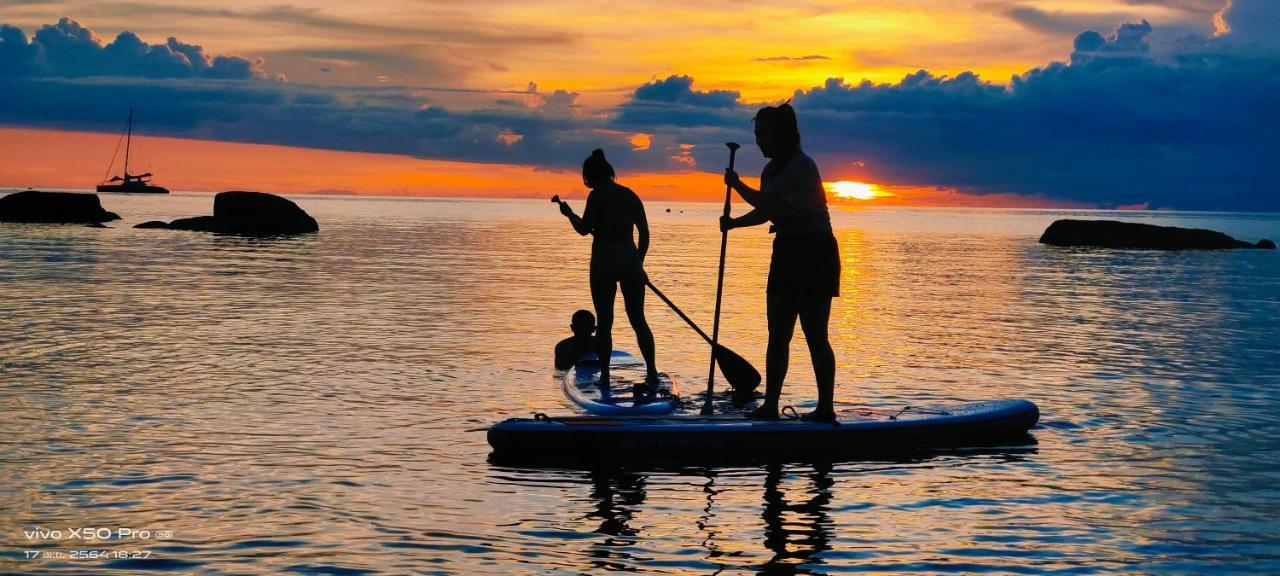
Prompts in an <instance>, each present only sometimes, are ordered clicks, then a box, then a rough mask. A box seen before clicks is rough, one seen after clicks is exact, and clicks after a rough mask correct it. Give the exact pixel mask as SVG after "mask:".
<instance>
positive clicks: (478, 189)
mask: <svg viewBox="0 0 1280 576" xmlns="http://www.w3.org/2000/svg"><path fill="white" fill-rule="evenodd" d="M118 141H119V135H118V134H102V133H94V132H69V131H62V130H41V129H29V128H13V127H0V158H3V159H4V162H3V166H4V167H3V169H2V170H0V187H13V188H27V187H33V188H70V189H87V188H92V187H93V186H94V185H96V184H98V183H99V182H101V181H102V180H103V177H104V176H106V175H107V164H108V162H109V161H110V160H111V152H112V151H113V150H115V148H116V144H117V142H118ZM68 151H74V152H72V153H68ZM133 154H134V159H133V161H132V162H133V163H132V165H131V171H132V172H143V171H152V172H154V173H155V174H156V176H155V183H156V184H159V185H161V186H165V187H167V188H170V189H172V190H176V191H207V192H220V191H224V190H256V191H261V192H276V193H333V192H342V193H351V192H354V193H356V194H367V195H423V196H490V197H492V196H502V197H517V198H549V197H550V196H551V195H553V194H560V195H563V196H565V197H567V198H577V197H583V196H584V195H585V189H584V188H583V186H582V181H581V177H580V176H579V175H578V174H576V173H574V172H550V171H545V170H536V169H534V168H530V167H527V166H514V165H508V164H481V163H471V162H454V161H442V160H428V159H420V158H411V157H408V156H399V155H393V154H366V153H359V152H339V151H332V150H316V149H310V148H291V147H286V146H267V145H261V144H237V143H232V142H216V141H209V140H189V139H180V138H161V137H153V136H146V137H140V138H135V139H134V150H133ZM120 155H121V157H123V150H122V151H121V153H120ZM120 162H121V159H117V160H116V168H115V169H114V170H113V171H112V174H116V173H118V172H119V165H120ZM744 180H746V181H747V182H749V183H755V182H756V180H755V179H752V178H749V177H747V176H746V175H744ZM619 181H621V182H622V183H623V184H626V185H627V186H629V187H631V188H633V189H634V190H636V192H637V193H639V194H640V195H641V196H642V197H644V198H650V199H661V200H708V201H716V200H719V199H723V198H724V196H723V195H724V184H723V183H722V180H721V178H720V175H718V174H710V173H705V172H683V173H667V174H652V173H650V174H642V173H631V174H626V173H624V174H620V175H619ZM876 190H877V197H876V198H874V199H871V200H865V201H864V200H852V199H840V198H834V197H833V198H832V200H833V201H834V202H843V203H848V204H851V205H863V204H865V205H872V204H875V205H900V206H1004V207H1069V206H1071V205H1069V204H1066V203H1063V202H1060V201H1056V200H1048V199H1044V198H1035V197H1027V196H1020V195H1017V194H990V195H982V196H978V195H972V194H962V193H959V192H956V191H954V190H944V189H936V188H929V187H878V186H877V187H876Z"/></svg>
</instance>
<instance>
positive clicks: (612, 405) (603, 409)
mask: <svg viewBox="0 0 1280 576" xmlns="http://www.w3.org/2000/svg"><path fill="white" fill-rule="evenodd" d="M645 372H646V371H645V364H644V361H643V360H640V359H638V358H636V357H635V356H632V355H631V354H629V353H627V352H623V351H621V350H614V351H613V357H612V358H610V362H609V385H608V386H600V384H599V381H600V363H599V362H597V361H596V355H595V354H591V355H589V356H587V357H585V358H583V359H582V360H580V361H578V363H577V364H575V365H574V366H573V368H570V369H568V370H566V371H565V373H564V375H563V377H562V384H563V386H564V395H565V396H566V397H568V398H569V400H570V401H571V402H573V403H574V404H577V405H578V406H580V407H582V409H583V410H586V411H587V412H589V413H591V414H596V415H601V416H646V415H648V416H652V415H661V414H670V413H672V412H675V411H676V410H677V409H678V408H680V386H679V385H678V384H677V383H676V380H675V379H674V378H672V377H671V376H669V375H667V374H666V373H663V372H660V373H658V381H657V383H656V385H655V384H654V383H646V382H645Z"/></svg>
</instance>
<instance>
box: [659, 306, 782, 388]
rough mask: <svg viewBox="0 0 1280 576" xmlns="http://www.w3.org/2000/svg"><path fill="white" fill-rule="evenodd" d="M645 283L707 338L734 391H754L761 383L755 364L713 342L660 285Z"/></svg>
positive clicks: (721, 371) (721, 370)
mask: <svg viewBox="0 0 1280 576" xmlns="http://www.w3.org/2000/svg"><path fill="white" fill-rule="evenodd" d="M645 285H646V286H648V287H649V289H650V290H653V293H654V294H657V295H658V298H661V299H662V301H663V302H666V303H667V306H670V307H671V309H672V310H673V311H675V313H676V315H677V316H679V317H680V319H681V320H684V321H685V323H686V324H688V325H689V327H690V328H693V331H694V332H697V333H698V335H699V336H701V337H702V339H703V340H706V341H707V344H710V345H711V347H712V350H714V352H713V354H714V357H715V359H716V363H718V364H719V365H720V373H721V374H724V379H725V380H726V381H727V382H729V386H732V387H733V391H734V392H736V393H739V394H746V393H749V392H752V391H754V390H755V389H756V387H757V386H759V385H760V372H759V371H758V370H756V368H755V366H752V365H751V363H750V362H747V360H746V359H745V358H743V357H742V356H739V355H738V354H737V353H736V352H734V351H733V350H730V349H728V348H725V347H724V346H723V345H721V344H719V343H717V342H713V341H712V340H711V337H710V336H707V333H706V332H703V331H702V328H699V327H698V325H697V324H695V323H694V322H693V320H691V319H690V318H689V316H688V315H686V314H685V313H684V311H682V310H680V308H679V307H678V306H676V305H675V303H674V302H672V301H671V299H670V298H667V295H666V294H663V293H662V291H661V290H658V287H657V286H654V285H653V282H649V281H648V280H646V281H645Z"/></svg>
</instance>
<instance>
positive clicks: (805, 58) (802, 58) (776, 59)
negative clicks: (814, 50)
mask: <svg viewBox="0 0 1280 576" xmlns="http://www.w3.org/2000/svg"><path fill="white" fill-rule="evenodd" d="M830 59H831V58H830V57H827V56H823V55H821V54H809V55H806V56H765V57H762V58H752V59H751V60H752V61H754V62H805V61H810V60H830Z"/></svg>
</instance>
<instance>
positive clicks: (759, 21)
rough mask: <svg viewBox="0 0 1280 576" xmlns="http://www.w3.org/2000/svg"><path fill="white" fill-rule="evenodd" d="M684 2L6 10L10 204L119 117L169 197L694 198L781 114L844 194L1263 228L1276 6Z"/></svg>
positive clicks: (97, 156) (30, 0) (747, 158)
mask: <svg viewBox="0 0 1280 576" xmlns="http://www.w3.org/2000/svg"><path fill="white" fill-rule="evenodd" d="M688 4H690V5H689V6H684V7H676V6H675V5H674V3H670V2H645V1H638V2H626V3H615V4H598V3H591V4H583V3H576V2H560V1H543V2H514V1H509V0H505V1H504V0H493V1H478V2H467V3H458V2H434V1H412V2H410V1H406V0H400V1H394V0H369V1H365V2H359V3H351V2H336V1H318V0H317V1H299V2H293V3H289V4H264V3H261V2H248V1H242V0H224V1H220V2H203V1H193V2H182V3H173V2H168V3H163V2H151V1H148V0H134V1H128V2H115V1H110V0H108V1H83V2H77V1H72V2H60V1H56V0H53V1H50V0H0V23H3V24H4V27H3V29H0V83H3V84H4V85H5V89H4V90H0V186H14V187H27V186H34V187H57V188H86V187H90V186H92V185H93V184H96V183H97V182H98V181H100V180H102V178H103V176H104V174H105V173H106V171H107V167H108V166H107V165H108V162H109V161H110V160H111V157H112V152H113V151H114V150H115V146H116V142H117V140H118V136H119V131H120V130H121V129H122V127H123V124H124V119H125V116H126V115H127V113H128V110H129V108H130V107H133V108H135V109H136V111H137V112H136V114H137V116H136V132H137V134H138V135H140V136H141V137H140V138H136V139H135V143H136V145H137V149H136V151H137V160H138V164H137V165H136V166H135V168H141V169H146V170H151V171H153V172H155V173H156V182H157V183H159V184H162V185H165V186H167V187H169V188H172V189H175V190H223V189H230V188H240V189H256V190H264V191H271V192H315V191H353V192H357V193H362V194H437V195H438V194H447V195H506V196H543V195H549V194H553V193H561V194H563V193H573V192H578V193H580V191H581V188H582V186H581V182H580V179H579V178H578V177H577V176H576V174H575V172H576V167H577V166H579V165H580V162H581V160H582V158H584V157H585V156H586V155H587V154H588V153H589V152H590V151H591V149H593V148H596V147H603V148H604V149H605V151H606V152H607V153H608V155H609V156H610V158H611V159H613V160H614V163H615V164H616V165H617V166H618V168H619V171H620V179H621V180H622V181H623V183H626V184H628V185H631V186H632V187H633V188H635V189H636V190H637V191H638V192H640V193H641V195H642V196H645V197H655V198H676V199H709V198H714V197H716V196H717V195H719V194H722V193H723V188H722V187H720V186H718V185H717V184H718V182H719V178H718V176H717V174H718V173H719V172H720V171H721V170H723V166H724V164H725V161H726V160H727V154H726V151H725V148H724V146H723V142H725V141H728V140H736V141H740V142H743V143H744V144H747V143H750V142H751V124H750V118H751V115H752V114H753V113H754V110H755V109H757V108H759V107H760V106H762V105H764V104H768V103H776V102H778V101H781V100H785V99H788V98H790V99H791V100H792V104H793V105H794V106H795V107H796V110H797V112H798V114H799V115H800V120H801V130H802V134H803V137H804V146H805V149H806V150H807V151H808V152H809V153H810V154H811V155H813V156H814V157H815V158H816V159H817V160H818V161H819V166H820V168H821V170H822V173H823V176H824V179H825V180H827V181H828V182H831V183H832V186H831V190H832V194H833V196H837V195H839V196H844V197H847V198H848V199H847V200H846V201H848V202H867V203H882V204H934V205H957V204H959V205H997V206H1005V205H1016V206H1100V207H1152V208H1186V209H1247V210H1278V209H1280V193H1278V190H1277V188H1278V187H1277V186H1276V185H1275V184H1274V179H1273V178H1272V177H1271V176H1270V171H1269V170H1267V168H1266V167H1269V165H1270V163H1271V162H1272V159H1273V158H1274V156H1275V153H1276V151H1277V150H1280V147H1278V146H1277V144H1280V142H1278V141H1280V113H1277V104H1276V102H1278V101H1280V50H1278V48H1280V39H1278V38H1277V36H1278V35H1277V34H1276V33H1275V31H1276V30H1277V29H1280V2H1275V1H1274V0H1233V1H1231V0H1059V1H1052V2H1050V1H1035V0H1025V1H1005V0H974V1H955V0H914V1H889V0H865V1H847V2H826V1H816V0H815V1H804V2H785V3H776V4H774V5H767V4H758V3H747V2H722V1H719V0H713V1H709V2H699V3H688ZM741 156H742V158H741V159H740V163H741V171H742V172H744V173H747V174H750V173H758V171H759V169H760V167H761V166H762V162H761V159H760V157H759V153H758V151H757V150H756V149H754V147H751V146H748V147H747V148H746V149H744V151H743V153H742V155H741ZM117 171H118V170H117ZM135 171H138V170H135ZM838 181H844V182H845V183H844V184H836V183H837V182H838Z"/></svg>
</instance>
